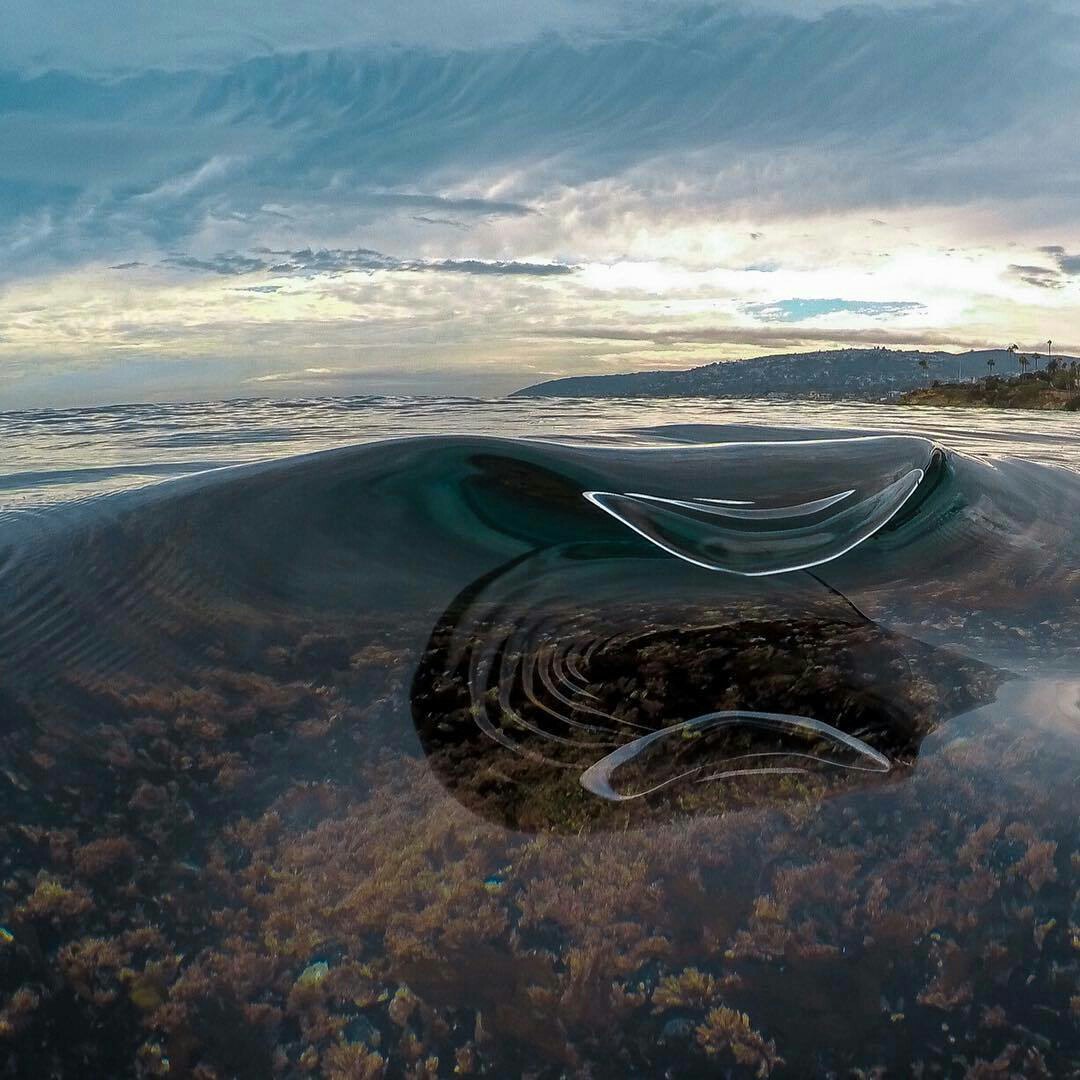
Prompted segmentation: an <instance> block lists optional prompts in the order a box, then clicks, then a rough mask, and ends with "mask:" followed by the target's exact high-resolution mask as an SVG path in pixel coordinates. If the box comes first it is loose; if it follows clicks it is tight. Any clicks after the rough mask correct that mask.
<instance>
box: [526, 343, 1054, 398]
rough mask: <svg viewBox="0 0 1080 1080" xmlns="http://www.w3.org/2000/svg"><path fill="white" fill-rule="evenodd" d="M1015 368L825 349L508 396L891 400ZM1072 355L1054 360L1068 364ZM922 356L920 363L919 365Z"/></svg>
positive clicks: (1003, 355)
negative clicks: (935, 383)
mask: <svg viewBox="0 0 1080 1080" xmlns="http://www.w3.org/2000/svg"><path fill="white" fill-rule="evenodd" d="M990 359H993V361H994V365H995V366H994V369H993V370H994V373H995V374H996V375H998V376H1009V375H1013V374H1018V373H1019V370H1020V369H1019V365H1018V361H1017V357H1016V356H1015V355H1014V354H1012V353H1010V352H1008V351H1007V350H1005V349H995V350H982V351H970V352H966V353H949V352H940V351H939V352H922V351H919V350H903V349H884V348H876V349H831V350H825V351H819V352H807V353H780V354H777V355H771V356H757V357H753V358H750V359H746V360H725V361H720V362H719V363H715V364H706V365H704V366H702V367H696V368H689V369H686V370H680V371H671V370H667V371H638V372H633V373H630V374H625V375H578V376H574V377H572V378H566V379H553V380H551V381H550V382H543V383H537V384H536V385H534V386H527V387H525V388H524V389H522V390H517V391H515V393H514V394H513V395H511V396H513V397H598V398H608V397H638V398H641V397H644V398H657V397H734V398H759V397H774V398H806V397H810V398H830V399H841V400H842V399H851V400H861V401H888V400H893V399H895V398H897V397H899V396H900V395H902V394H904V393H907V392H908V391H911V390H915V389H916V388H918V387H925V386H927V385H928V384H929V383H930V382H931V381H932V380H935V379H937V380H939V381H944V380H946V379H956V378H957V377H958V376H959V375H962V377H963V378H965V379H969V378H972V377H975V378H981V377H985V376H986V374H987V372H988V370H989V368H988V367H987V361H988V360H990ZM1072 359H1073V358H1072V357H1060V358H1059V360H1060V362H1061V363H1063V364H1068V363H1069V362H1070V361H1071V360H1072ZM921 360H925V361H926V365H927V366H926V368H925V369H924V368H922V367H920V366H919V362H920V361H921Z"/></svg>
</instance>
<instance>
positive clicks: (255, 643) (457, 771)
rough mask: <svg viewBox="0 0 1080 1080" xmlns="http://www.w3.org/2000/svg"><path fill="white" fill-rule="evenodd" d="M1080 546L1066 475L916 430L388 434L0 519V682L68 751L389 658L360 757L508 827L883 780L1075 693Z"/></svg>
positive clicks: (364, 696) (340, 681)
mask: <svg viewBox="0 0 1080 1080" xmlns="http://www.w3.org/2000/svg"><path fill="white" fill-rule="evenodd" d="M700 434H701V433H700V432H699V433H698V435H699V436H700ZM1078 520H1080V479H1078V478H1077V477H1076V476H1075V475H1074V474H1071V473H1069V472H1067V471H1065V470H1062V469H1055V468H1051V467H1040V466H1034V465H1031V464H1030V463H1026V462H1022V461H1016V460H1009V459H1002V460H997V461H993V462H984V461H978V460H976V459H973V458H968V457H965V456H964V455H961V454H957V453H954V452H951V451H948V450H947V449H945V448H943V447H941V446H938V445H936V444H934V443H933V442H932V441H930V440H927V439H923V438H918V437H913V436H868V437H851V438H835V439H811V438H800V439H792V438H790V436H788V437H786V438H785V439H783V440H782V441H753V442H740V441H734V442H731V441H729V442H711V443H710V442H703V441H701V440H700V438H699V439H698V441H694V442H687V443H678V442H674V443H670V444H667V445H663V446H657V445H648V446H643V445H621V444H610V443H608V444H598V445H595V446H589V445H580V444H563V443H557V442H542V441H530V440H512V439H497V438H484V437H468V438H464V437H463V438H448V437H436V438H419V439H405V440H399V441H396V442H386V443H378V444H372V445H367V446H360V447H354V448H349V449H346V450H338V451H329V452H324V453H319V454H314V455H309V456H306V457H301V458H295V459H289V460H286V461H279V462H273V463H269V464H263V465H257V466H243V467H237V468H226V469H220V470H216V471H211V472H208V473H204V474H200V475H198V476H193V477H187V478H184V479H180V480H173V481H170V482H168V483H162V484H158V485H156V486H153V487H150V488H147V489H142V490H140V491H136V492H128V493H125V494H120V495H113V496H107V497H102V498H98V499H92V500H87V501H85V502H81V503H74V504H69V505H66V506H63V507H58V508H54V509H51V510H48V511H41V512H36V513H28V512H21V513H20V512H11V513H9V514H7V515H5V516H3V517H0V612H2V614H0V677H2V680H3V686H4V690H5V695H6V697H7V698H8V699H9V702H10V704H11V707H10V708H9V709H8V710H7V715H8V716H9V718H10V717H19V716H22V717H24V720H23V721H18V720H11V719H9V724H15V725H16V726H17V724H18V723H19V722H24V723H28V722H31V721H29V720H26V719H25V718H26V717H31V716H35V715H40V714H41V712H42V710H46V709H47V710H53V711H54V712H55V711H57V710H59V711H60V712H61V713H63V714H64V715H66V716H69V717H70V718H71V724H72V731H73V732H76V731H87V730H91V729H92V727H93V725H94V724H95V723H100V722H105V716H106V714H107V710H108V707H109V705H108V701H109V700H111V699H110V698H109V695H108V693H106V692H105V691H106V690H107V688H109V687H113V688H115V687H117V686H124V687H128V688H130V687H133V686H140V687H144V688H146V687H160V686H165V685H168V686H174V687H181V688H183V687H188V688H197V687H199V686H201V685H203V684H204V683H205V682H206V680H207V678H208V675H207V673H208V672H211V671H213V672H220V671H222V670H223V669H228V670H230V671H232V672H234V673H253V672H255V673H259V672H266V671H269V670H270V669H271V667H272V666H273V664H277V665H279V667H280V665H285V667H286V668H287V670H288V671H289V672H290V673H291V674H290V678H292V679H294V680H306V683H307V684H311V685H323V686H326V687H334V686H337V687H338V688H339V690H340V687H341V686H345V685H347V687H348V692H347V695H346V696H348V697H349V700H350V703H351V705H352V706H353V707H355V708H356V709H357V710H358V712H357V715H360V714H361V713H363V714H364V715H367V713H365V712H364V710H369V709H370V707H371V706H372V698H371V691H370V689H365V688H364V686H362V685H360V683H359V682H358V681H357V676H356V672H357V671H358V670H359V667H360V666H361V662H360V661H357V659H356V658H357V657H358V656H362V655H375V654H374V653H372V652H371V650H373V649H376V650H377V648H385V649H391V650H392V652H393V656H394V657H395V659H394V660H393V664H397V665H400V666H401V668H402V670H403V671H406V670H407V672H408V678H407V679H405V680H404V681H403V682H402V683H401V686H402V690H401V697H402V701H401V702H399V703H398V706H396V707H395V708H393V709H390V711H389V712H388V713H387V715H388V716H391V719H389V720H386V721H385V725H386V726H385V728H384V729H383V734H384V736H385V737H386V738H390V739H392V740H397V744H398V745H406V744H409V745H411V746H412V747H413V750H414V752H416V753H423V754H424V755H426V756H427V758H428V760H429V761H430V762H431V767H432V769H433V771H435V773H436V774H437V775H438V776H439V777H440V779H441V780H442V781H443V782H444V783H445V784H446V786H447V787H448V788H449V789H450V790H452V791H454V792H455V794H456V795H457V796H458V797H459V798H460V799H461V800H462V801H464V802H466V803H467V804H468V805H470V806H472V807H473V808H474V809H476V810H477V811H478V812H481V813H485V814H488V815H489V816H493V817H496V818H498V819H500V820H503V821H507V822H509V823H512V824H514V825H515V826H517V827H532V826H540V825H544V826H545V827H546V826H549V825H550V824H551V818H552V814H553V813H554V811H553V810H552V809H551V807H552V806H554V805H556V804H558V802H559V799H570V800H571V801H572V802H573V801H574V800H577V801H578V802H577V803H575V805H577V804H578V803H580V800H581V799H585V800H586V805H588V806H589V808H590V809H589V812H588V813H589V815H590V820H596V821H601V820H603V816H604V814H605V813H607V812H608V811H605V810H604V809H603V807H602V806H601V804H622V803H627V802H631V803H633V804H634V805H635V806H638V805H645V804H648V805H649V806H656V805H660V804H664V805H668V806H669V807H670V806H671V805H674V804H675V803H676V802H677V803H678V804H679V805H680V806H682V807H684V808H685V807H686V806H688V805H693V806H695V807H697V806H713V807H715V806H717V805H721V804H726V802H727V801H730V800H733V799H734V800H736V801H738V800H740V799H745V798H755V799H757V798H762V797H773V796H774V795H776V793H777V792H779V791H782V790H787V789H790V788H791V787H792V785H793V784H794V783H795V781H798V784H800V785H806V784H809V785H810V786H811V787H812V788H813V789H814V790H827V789H830V788H831V787H833V786H836V785H843V786H849V785H851V784H862V783H872V782H893V781H894V780H895V779H896V777H897V775H898V774H902V773H903V768H904V767H905V766H907V765H910V763H911V762H912V761H914V759H915V758H916V757H917V754H918V750H919V746H920V744H921V742H922V740H923V739H924V738H925V737H926V736H927V735H928V734H930V733H931V732H932V731H934V730H935V729H936V728H937V727H938V726H939V725H940V724H941V723H943V722H945V721H946V720H948V719H949V718H950V717H952V716H955V715H958V714H959V713H961V712H964V711H968V710H970V709H971V708H974V707H976V706H977V705H979V704H983V703H986V702H987V701H989V700H991V699H992V698H993V696H994V694H995V693H996V690H997V687H998V686H999V685H1000V684H1001V682H1002V681H1003V680H1005V679H1007V678H1011V677H1014V676H1015V675H1017V674H1029V673H1032V672H1036V671H1045V670H1057V671H1060V670H1066V671H1070V672H1072V671H1074V669H1075V663H1076V656H1077V655H1078V652H1077V650H1078V648H1080V621H1078V620H1077V617H1076V614H1075V611H1076V610H1077V605H1076V599H1077V591H1078V587H1080V572H1078V571H1077V570H1076V567H1077V566H1078V565H1080V558H1078V555H1080V552H1078V546H1080V538H1078V535H1077V529H1076V526H1075V523H1076V521H1078ZM365 650H367V652H366V653H365ZM391 666H393V665H391ZM361 682H362V680H361ZM328 692H329V691H328ZM103 695H104V696H103ZM295 720H296V722H297V723H301V722H303V718H302V717H300V716H297V717H296V718H295ZM356 722H357V723H363V721H361V720H357V721H356ZM357 734H358V737H361V736H362V735H363V733H357ZM369 734H370V733H369ZM73 737H74V736H73ZM364 737H366V736H364ZM898 770H899V773H898ZM705 781H708V782H705ZM575 791H576V794H574V793H573V792H575ZM688 791H692V792H693V795H692V796H691V795H688V794H687V793H688ZM554 793H558V794H559V799H556V798H555V796H554ZM665 800H667V802H666V803H665ZM687 800H689V802H688V801H687Z"/></svg>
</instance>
